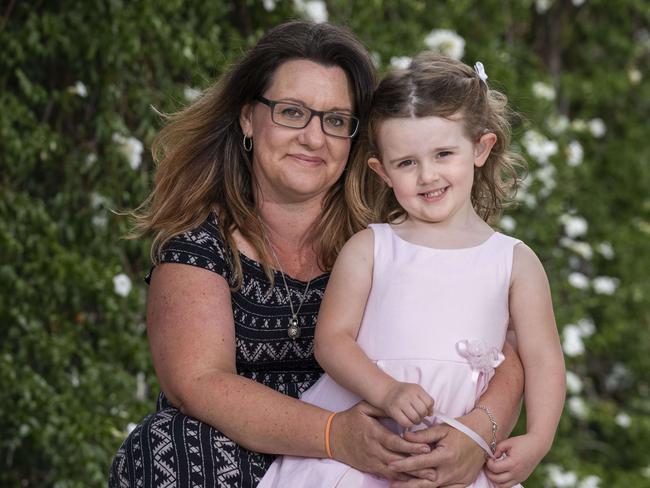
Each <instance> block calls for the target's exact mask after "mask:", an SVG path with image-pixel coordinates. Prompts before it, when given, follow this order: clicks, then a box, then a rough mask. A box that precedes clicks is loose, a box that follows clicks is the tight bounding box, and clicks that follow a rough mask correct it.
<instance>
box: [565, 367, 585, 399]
mask: <svg viewBox="0 0 650 488" xmlns="http://www.w3.org/2000/svg"><path fill="white" fill-rule="evenodd" d="M566 387H567V390H569V393H574V394H578V393H580V392H581V391H582V379H580V376H578V375H577V374H575V373H574V372H573V371H567V372H566Z"/></svg>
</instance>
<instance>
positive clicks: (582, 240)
mask: <svg viewBox="0 0 650 488" xmlns="http://www.w3.org/2000/svg"><path fill="white" fill-rule="evenodd" d="M0 5H1V7H0V15H1V16H2V17H0V46H1V49H0V90H1V91H0V107H2V108H1V110H0V290H1V292H2V293H1V295H0V392H2V393H1V394H0V432H1V434H2V435H0V486H3V487H4V486H7V487H14V486H23V487H50V486H52V487H59V488H63V487H99V486H105V483H106V478H107V471H108V466H109V463H110V461H111V458H112V455H113V453H114V452H115V451H116V449H117V447H118V445H119V444H120V443H121V441H122V439H123V438H124V437H125V436H126V434H127V431H128V429H129V428H131V427H132V424H133V423H135V422H138V421H139V420H140V419H141V418H142V417H143V416H144V415H145V414H147V413H148V412H151V411H152V410H153V409H154V405H155V396H156V393H157V384H156V379H155V376H154V373H153V370H152V367H151V362H150V359H149V351H148V347H147V342H146V336H145V326H144V304H145V294H146V288H145V284H144V282H143V280H142V278H143V276H144V275H145V274H146V272H147V271H148V269H149V257H148V253H149V249H148V246H149V242H147V241H145V240H142V241H126V240H123V239H121V236H122V235H124V234H125V233H126V231H127V229H128V225H129V224H128V221H126V219H124V218H121V217H118V216H116V215H115V214H113V213H112V212H111V209H129V208H134V207H135V206H137V205H138V204H139V203H140V202H141V201H142V200H143V199H144V197H145V196H146V194H147V191H148V189H149V188H150V187H151V182H152V176H153V171H154V167H153V163H152V160H151V157H150V155H149V152H148V149H149V147H150V143H151V141H152V138H153V137H154V135H155V134H156V132H157V131H158V130H159V129H160V127H161V120H160V117H159V116H158V115H157V114H156V113H155V111H154V110H153V109H152V107H155V108H156V109H158V110H161V111H163V112H170V111H175V110H177V109H179V108H180V107H182V106H184V105H185V104H187V103H190V102H191V101H192V100H193V99H195V98H196V97H197V96H200V93H201V90H202V89H204V88H206V87H207V86H208V85H209V84H210V83H211V82H212V81H213V80H214V79H215V77H217V76H218V75H219V73H221V72H222V71H223V69H224V67H225V66H227V65H228V64H229V63H230V62H232V61H233V60H235V59H236V58H237V57H238V56H239V55H240V54H241V53H242V51H243V50H245V49H246V48H247V47H248V46H250V45H252V44H253V43H254V42H255V41H256V40H257V39H258V38H259V37H260V36H261V34H262V33H263V32H264V31H265V30H266V29H268V28H269V27H271V26H273V25H275V24H277V23H280V22H282V21H285V20H288V19H292V18H299V17H304V18H311V19H314V20H317V21H322V20H326V19H328V20H329V21H332V22H335V23H340V24H346V25H348V26H349V27H350V28H351V29H352V30H353V31H354V32H355V33H356V34H357V35H358V36H359V37H360V38H361V39H362V40H363V41H364V43H365V44H366V45H367V46H368V48H369V50H370V51H371V52H372V54H373V57H374V59H375V61H376V63H377V67H378V68H379V70H380V72H385V70H386V69H387V68H388V67H390V66H391V65H395V66H399V65H400V64H404V63H406V62H408V59H409V57H411V56H413V55H414V54H415V53H417V52H418V51H420V50H422V49H434V50H438V51H442V52H445V53H447V54H450V55H453V56H456V57H459V58H461V59H463V60H464V61H465V62H466V63H468V64H470V65H471V64H473V63H474V62H475V61H476V60H481V61H482V62H483V63H484V64H485V66H486V70H487V72H488V75H489V80H488V81H489V83H490V85H491V86H493V87H496V88H499V89H501V90H503V91H505V92H506V93H507V94H508V95H509V97H510V100H511V102H512V105H513V106H514V108H515V109H517V110H518V111H519V112H520V113H521V114H522V117H521V118H519V119H518V120H517V121H516V122H515V137H514V142H515V144H516V146H518V147H519V148H520V150H521V152H522V153H524V154H525V155H526V157H527V159H528V161H529V164H530V172H529V175H528V177H527V179H526V185H525V186H526V187H525V188H524V190H523V191H521V192H520V193H519V197H518V199H519V202H520V205H519V206H518V207H517V208H515V209H513V210H510V211H508V212H507V214H506V215H505V216H504V217H503V218H502V220H501V223H500V227H501V228H502V229H503V230H504V231H505V232H508V233H510V234H513V235H515V236H517V237H520V238H522V239H524V240H525V241H526V242H527V243H529V244H530V245H531V246H532V247H533V248H534V249H535V250H536V251H537V252H538V254H539V255H540V257H541V258H542V260H543V262H544V264H545V267H546V270H547V272H548V274H549V277H550V281H551V286H552V288H553V295H554V300H555V307H556V314H557V321H558V326H559V328H560V331H561V335H562V340H563V347H564V350H565V353H566V359H567V369H568V371H569V372H568V378H567V380H568V386H569V393H568V397H567V406H566V409H565V413H564V416H563V418H562V422H561V425H560V429H559V432H558V436H557V440H556V443H555V445H554V448H553V450H552V451H551V453H550V454H549V455H548V456H547V458H546V459H545V460H544V462H543V464H542V465H541V466H540V467H539V468H538V469H537V471H536V472H535V473H534V475H533V476H532V478H531V479H529V480H528V482H527V483H526V486H527V487H529V488H536V487H566V488H573V487H577V488H596V487H626V488H627V487H635V488H636V487H648V486H650V457H649V456H648V452H649V450H650V383H649V381H650V380H649V378H650V310H649V308H650V307H648V301H649V300H648V298H649V297H650V278H649V270H650V253H649V252H648V250H649V247H650V246H649V239H648V237H649V235H650V197H649V196H648V195H649V192H648V189H649V188H650V133H649V122H650V83H649V82H648V81H649V79H650V3H648V2H647V0H619V1H617V2H610V1H607V0H537V1H533V0H503V1H496V0H482V1H480V2H479V1H478V0H476V1H470V0H449V1H433V0H431V1H424V0H404V1H400V2H391V1H384V0H345V1H344V0H328V1H327V2H322V1H304V0H303V1H285V0H265V1H263V2H256V1H253V0H230V1H228V0H212V1H210V2H190V1H183V0H166V1H164V2H159V1H154V0H132V1H127V0H87V1H84V2H77V1H70V0H67V1H66V0H59V1H56V0H51V1H36V0H35V1H15V0H14V1H4V2H0ZM524 425H525V418H524V415H522V419H521V422H520V426H519V429H521V428H522V427H523V426H524Z"/></svg>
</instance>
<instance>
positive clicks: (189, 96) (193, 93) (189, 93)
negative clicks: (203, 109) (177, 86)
mask: <svg viewBox="0 0 650 488" xmlns="http://www.w3.org/2000/svg"><path fill="white" fill-rule="evenodd" d="M201 93H202V92H201V90H198V89H197V88H192V87H191V86H186V87H185V88H184V89H183V96H184V97H185V100H187V101H188V102H193V101H194V100H196V99H197V98H199V97H200V96H201Z"/></svg>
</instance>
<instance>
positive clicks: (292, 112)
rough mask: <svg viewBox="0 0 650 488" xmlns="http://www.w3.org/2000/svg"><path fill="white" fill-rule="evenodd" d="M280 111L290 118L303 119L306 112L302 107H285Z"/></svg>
mask: <svg viewBox="0 0 650 488" xmlns="http://www.w3.org/2000/svg"><path fill="white" fill-rule="evenodd" d="M280 113H281V114H282V116H283V117H286V118H288V119H302V118H303V117H304V116H305V112H304V111H303V110H301V109H300V107H283V108H282V111H281V112H280Z"/></svg>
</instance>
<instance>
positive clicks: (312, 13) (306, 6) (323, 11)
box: [293, 0, 329, 22]
mask: <svg viewBox="0 0 650 488" xmlns="http://www.w3.org/2000/svg"><path fill="white" fill-rule="evenodd" d="M293 3H294V5H295V6H296V8H297V9H298V10H300V11H301V12H302V13H303V14H304V15H305V16H306V17H307V18H308V19H309V20H311V21H313V22H327V19H328V17H329V16H328V13H327V5H325V2H323V1H321V0H308V1H304V0H294V2H293Z"/></svg>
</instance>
